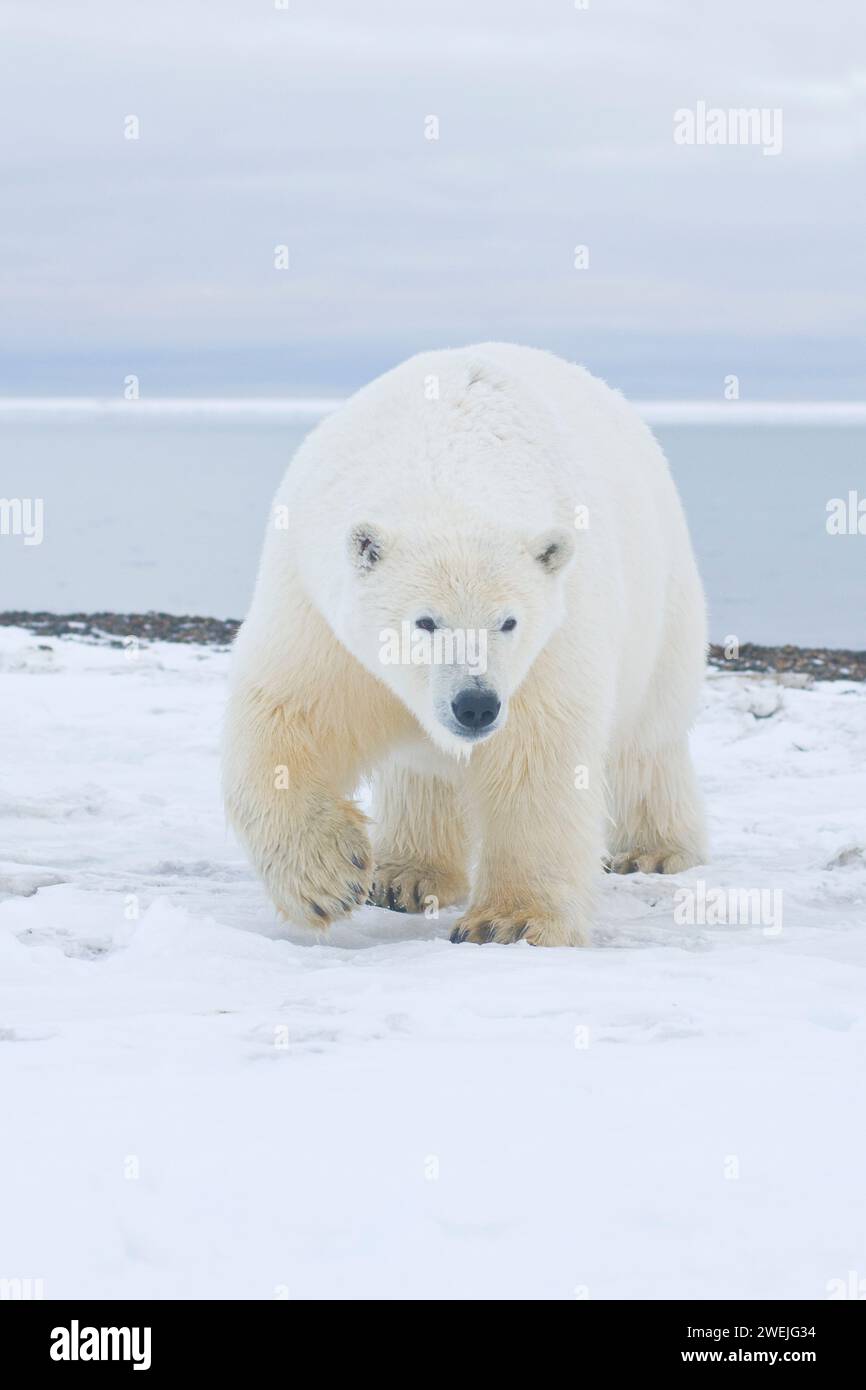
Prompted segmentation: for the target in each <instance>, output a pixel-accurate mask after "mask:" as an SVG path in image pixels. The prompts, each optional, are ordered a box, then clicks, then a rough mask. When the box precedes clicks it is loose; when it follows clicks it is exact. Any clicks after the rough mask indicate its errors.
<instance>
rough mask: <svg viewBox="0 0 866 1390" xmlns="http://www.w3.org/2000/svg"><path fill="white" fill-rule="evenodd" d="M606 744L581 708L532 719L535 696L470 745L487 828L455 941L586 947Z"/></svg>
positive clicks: (479, 812) (480, 815)
mask: <svg viewBox="0 0 866 1390" xmlns="http://www.w3.org/2000/svg"><path fill="white" fill-rule="evenodd" d="M600 752H601V745H600V739H599V736H598V734H597V733H596V732H594V731H593V729H592V726H591V724H590V722H589V721H588V720H587V718H586V715H585V712H584V713H581V712H579V711H575V712H574V717H573V719H569V718H568V717H567V713H566V712H565V711H562V712H561V713H560V715H559V717H558V718H557V719H556V720H555V721H553V720H552V719H551V717H550V713H549V711H547V712H546V713H545V715H544V719H543V721H541V722H539V721H537V720H536V721H533V718H532V700H531V697H530V698H527V699H525V700H519V699H518V700H515V701H514V702H513V703H512V710H511V712H510V714H509V718H508V723H507V724H506V726H505V728H504V729H503V730H502V731H501V733H499V734H495V735H494V736H493V738H492V739H491V740H490V742H489V743H487V744H481V745H479V747H478V748H476V749H475V750H474V751H473V753H472V758H471V761H470V765H469V774H468V776H469V788H470V796H471V801H472V803H473V805H474V809H475V815H476V818H477V820H478V822H479V825H480V829H481V834H482V849H481V856H480V860H479V864H478V871H477V877H476V882H475V887H474V891H473V894H472V900H471V902H470V905H469V909H468V911H467V912H466V914H465V915H464V916H463V917H461V918H460V920H459V921H458V923H457V925H456V927H455V928H454V931H453V932H452V934H451V940H452V941H455V942H462V941H471V942H476V943H484V942H488V941H492V942H500V943H508V942H512V941H521V940H522V941H528V942H529V943H530V944H531V945H533V946H582V945H585V944H586V943H587V941H588V939H589V927H590V923H591V917H592V908H593V903H594V898H595V884H596V882H597V880H598V877H599V866H600V861H601V856H602V848H603V833H602V828H603V806H604V796H603V787H602V776H601V772H600V768H601V766H602V760H601V758H600Z"/></svg>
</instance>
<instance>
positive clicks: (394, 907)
mask: <svg viewBox="0 0 866 1390" xmlns="http://www.w3.org/2000/svg"><path fill="white" fill-rule="evenodd" d="M388 906H389V908H390V909H391V911H392V912H405V911H406V909H405V907H404V906H403V904H402V903H401V902H400V899H399V898H398V897H397V894H396V893H395V892H394V885H393V884H392V885H391V887H390V888H389V889H388Z"/></svg>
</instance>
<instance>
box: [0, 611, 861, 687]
mask: <svg viewBox="0 0 866 1390" xmlns="http://www.w3.org/2000/svg"><path fill="white" fill-rule="evenodd" d="M0 627H23V628H26V629H27V631H28V632H32V633H33V634H34V636H37V637H56V638H62V637H78V638H81V639H83V640H84V641H88V642H99V643H103V644H105V645H107V646H111V647H123V646H124V644H125V642H126V641H128V639H129V638H130V637H134V638H136V639H137V640H138V641H140V642H186V643H189V644H191V645H197V646H198V645H200V646H207V647H223V648H225V647H229V646H230V645H231V643H232V641H233V639H234V636H235V633H236V632H237V630H238V628H239V627H240V622H239V621H238V620H237V619H235V618H226V619H221V618H204V617H199V616H193V615H189V614H177V613H64V614H60V613H15V612H7V613H0ZM708 661H709V665H710V666H712V667H714V668H716V669H717V670H721V671H750V672H753V673H755V674H762V675H767V674H777V675H781V676H783V677H786V678H787V680H788V681H789V682H790V683H791V684H797V685H801V684H803V685H805V684H809V683H810V682H811V681H813V680H817V681H866V651H862V652H852V651H839V650H834V649H833V648H829V647H793V646H784V647H761V646H758V645H757V644H756V643H754V642H744V643H743V644H742V645H741V646H740V647H739V649H738V651H737V654H736V656H726V654H725V650H724V648H722V647H718V646H711V647H710V650H709V656H708Z"/></svg>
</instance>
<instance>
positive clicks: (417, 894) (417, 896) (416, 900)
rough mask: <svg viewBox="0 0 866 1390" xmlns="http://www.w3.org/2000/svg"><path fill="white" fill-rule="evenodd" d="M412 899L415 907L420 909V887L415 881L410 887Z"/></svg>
mask: <svg viewBox="0 0 866 1390" xmlns="http://www.w3.org/2000/svg"><path fill="white" fill-rule="evenodd" d="M412 899H413V901H414V903H415V906H416V907H417V908H419V909H420V907H421V889H420V887H419V885H418V884H417V883H416V884H415V887H414V888H413V889H412Z"/></svg>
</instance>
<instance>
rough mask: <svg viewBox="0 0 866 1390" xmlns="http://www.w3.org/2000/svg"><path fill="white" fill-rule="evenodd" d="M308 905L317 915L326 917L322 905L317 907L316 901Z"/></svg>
mask: <svg viewBox="0 0 866 1390" xmlns="http://www.w3.org/2000/svg"><path fill="white" fill-rule="evenodd" d="M310 907H311V908H312V909H313V911H314V912H315V914H316V916H317V917H327V915H328V914H327V912H326V911H325V909H324V908H323V907H319V904H318V903H314V902H311V903H310Z"/></svg>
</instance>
